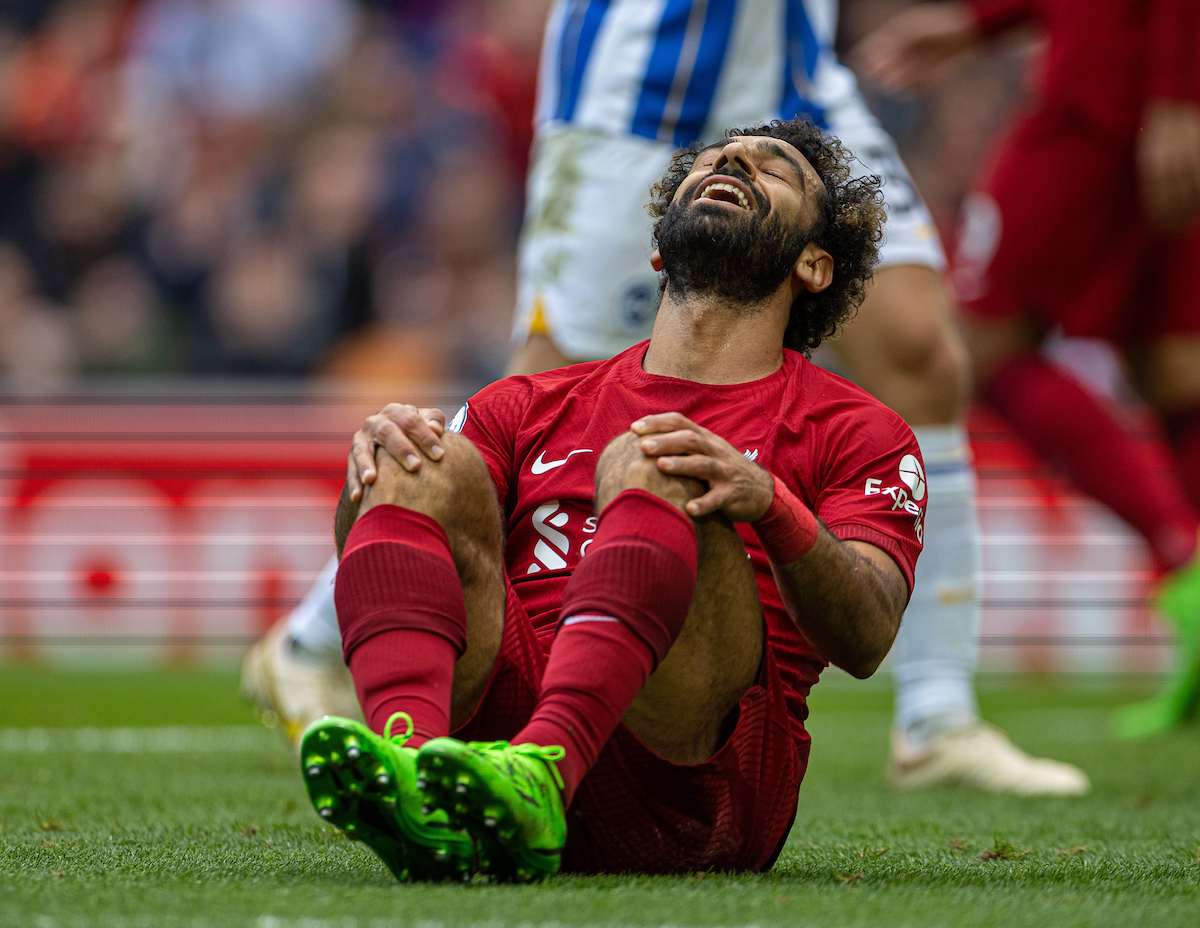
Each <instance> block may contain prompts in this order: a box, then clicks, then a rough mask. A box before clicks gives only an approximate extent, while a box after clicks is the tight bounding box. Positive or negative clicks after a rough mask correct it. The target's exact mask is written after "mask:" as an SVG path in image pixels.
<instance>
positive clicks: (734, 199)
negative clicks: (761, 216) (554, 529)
mask: <svg viewBox="0 0 1200 928" xmlns="http://www.w3.org/2000/svg"><path fill="white" fill-rule="evenodd" d="M696 199H697V200H716V201H717V202H718V203H731V204H733V205H734V206H740V207H741V208H742V209H744V210H747V211H750V210H752V209H753V207H752V206H751V198H750V191H749V190H747V189H746V185H745V183H743V182H742V181H740V180H738V179H737V178H735V177H728V176H721V175H717V176H715V177H711V178H709V179H708V180H706V181H703V182H702V183H701V185H700V189H699V190H697V191H696Z"/></svg>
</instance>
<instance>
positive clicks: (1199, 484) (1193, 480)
mask: <svg viewBox="0 0 1200 928" xmlns="http://www.w3.org/2000/svg"><path fill="white" fill-rule="evenodd" d="M1163 425H1164V427H1165V430H1166V433H1167V441H1168V442H1169V443H1170V445H1171V451H1172V452H1173V454H1174V456H1175V464H1176V467H1177V469H1178V471H1179V476H1180V477H1181V478H1182V479H1181V481H1180V482H1181V483H1182V484H1183V488H1184V490H1186V491H1187V492H1188V493H1189V494H1190V495H1191V498H1192V502H1193V503H1194V504H1195V505H1196V506H1198V507H1200V407H1195V408H1193V409H1188V410H1186V411H1184V412H1177V413H1173V414H1171V415H1169V416H1166V417H1164V420H1163Z"/></svg>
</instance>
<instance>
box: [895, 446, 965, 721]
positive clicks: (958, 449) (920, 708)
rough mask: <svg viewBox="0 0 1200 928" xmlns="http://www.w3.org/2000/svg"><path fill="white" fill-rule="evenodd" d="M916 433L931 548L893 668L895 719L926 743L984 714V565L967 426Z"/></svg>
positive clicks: (920, 562) (926, 551) (923, 557)
mask: <svg viewBox="0 0 1200 928" xmlns="http://www.w3.org/2000/svg"><path fill="white" fill-rule="evenodd" d="M913 433H914V434H915V435H916V436H917V442H918V444H920V446H921V454H922V456H923V457H924V459H925V478H926V485H927V486H928V488H929V500H928V502H927V503H926V509H925V548H924V550H923V551H922V552H921V557H920V559H919V560H918V561H917V572H916V582H915V584H914V587H913V595H912V600H911V601H910V602H909V604H908V609H907V611H905V613H904V620H903V621H902V622H901V623H900V634H899V635H897V636H896V643H895V645H894V646H893V647H892V660H893V663H892V673H893V676H894V680H895V687H896V709H895V721H894V724H895V726H896V728H897V729H899V730H901V731H904V732H906V733H908V734H909V736H910V737H912V738H913V739H914V740H917V741H923V740H927V739H928V738H930V737H932V736H934V735H937V734H940V733H941V732H942V731H946V730H949V729H951V728H957V727H960V726H962V725H967V724H970V723H971V722H973V721H975V720H976V719H977V718H978V717H979V708H978V706H977V705H976V703H975V689H974V676H975V665H976V661H977V660H978V656H979V594H980V585H981V574H982V569H983V565H982V555H981V551H980V539H979V520H978V516H977V514H976V511H975V471H974V468H973V467H972V465H971V449H970V446H969V445H968V443H967V435H966V431H965V429H963V428H962V427H961V426H958V425H933V426H921V427H920V428H915V429H913Z"/></svg>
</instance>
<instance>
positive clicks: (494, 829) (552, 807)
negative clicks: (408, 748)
mask: <svg viewBox="0 0 1200 928" xmlns="http://www.w3.org/2000/svg"><path fill="white" fill-rule="evenodd" d="M564 753H565V752H564V751H563V749H562V748H561V747H558V746H554V747H541V746H539V745H536V744H518V745H512V744H509V743H508V742H507V741H494V742H490V743H487V742H477V741H472V742H470V743H469V744H468V743H464V742H462V741H459V740H457V739H456V738H434V739H433V740H432V741H428V742H426V743H425V744H424V746H422V748H421V750H420V751H419V752H418V753H417V771H418V775H417V786H418V787H419V788H421V789H422V790H423V791H424V792H425V795H426V796H427V797H428V800H429V803H430V805H431V806H432V807H434V808H438V809H444V810H445V811H446V813H447V814H448V815H449V816H450V824H451V825H453V826H454V827H456V828H463V829H465V830H466V831H467V832H469V833H470V834H471V835H472V837H474V838H475V840H476V842H477V843H478V845H479V851H480V858H481V860H482V861H483V864H482V868H483V869H484V871H485V872H487V873H489V874H491V875H492V876H493V877H495V878H496V879H497V880H501V881H504V882H514V883H529V882H533V881H534V880H541V879H544V878H546V877H548V876H551V875H553V874H555V873H557V872H558V866H559V863H560V861H561V858H562V849H563V845H564V844H565V843H566V840H567V819H566V815H565V814H564V811H563V796H562V791H563V781H562V777H561V776H560V775H559V772H558V768H557V767H555V766H554V762H555V761H556V760H561V759H562V758H563V755H564Z"/></svg>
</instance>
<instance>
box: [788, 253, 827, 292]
mask: <svg viewBox="0 0 1200 928" xmlns="http://www.w3.org/2000/svg"><path fill="white" fill-rule="evenodd" d="M792 278H793V280H794V281H795V282H796V283H797V284H799V286H801V287H803V288H804V289H805V290H808V291H809V292H810V293H820V292H821V291H822V290H824V289H825V288H826V287H828V286H829V285H830V284H831V283H833V255H831V254H830V253H829V252H827V251H826V250H825V249H824V248H822V247H821V246H820V245H816V244H814V243H813V242H809V243H808V244H807V245H805V246H804V251H802V252H800V257H799V258H797V259H796V263H795V264H794V265H793V266H792Z"/></svg>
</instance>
